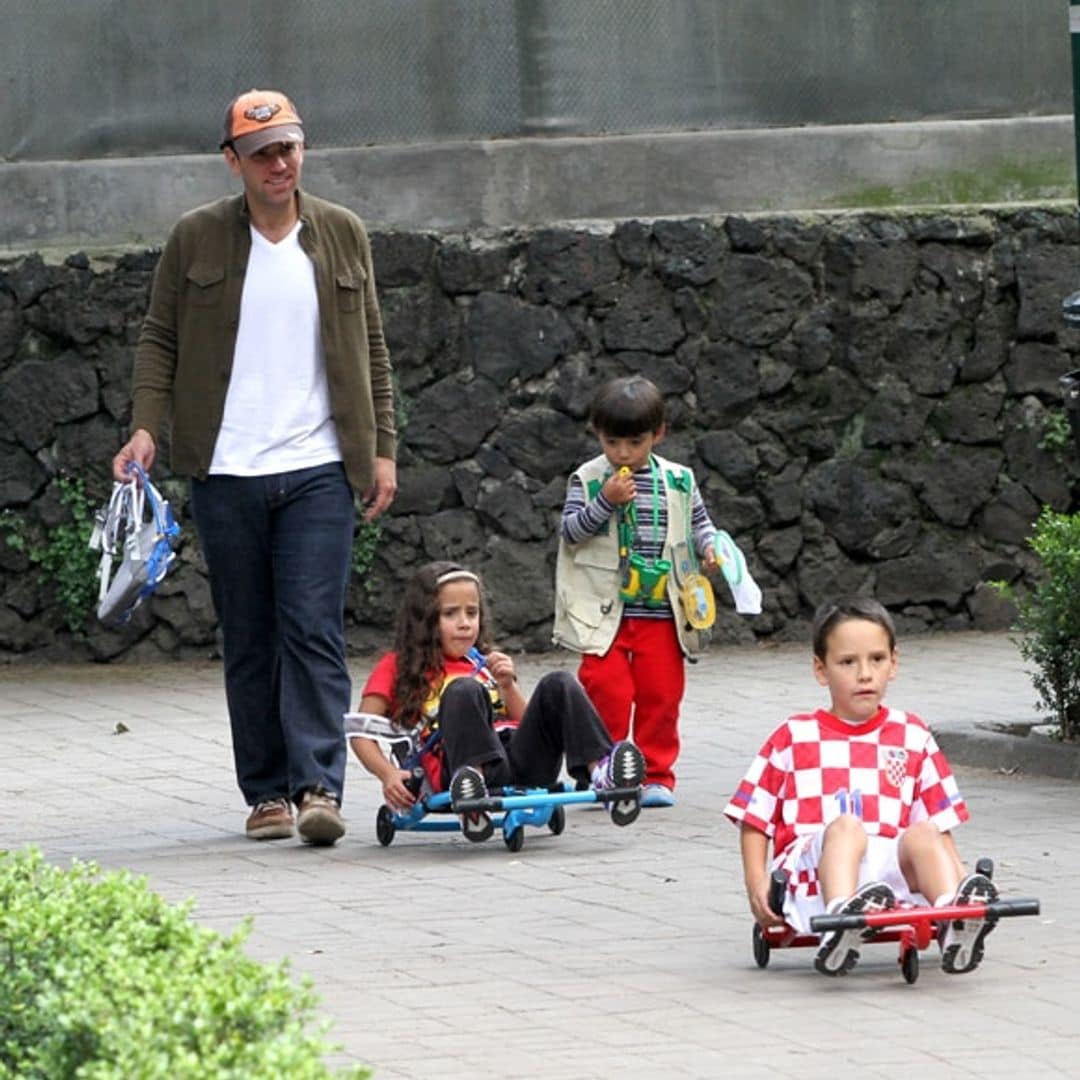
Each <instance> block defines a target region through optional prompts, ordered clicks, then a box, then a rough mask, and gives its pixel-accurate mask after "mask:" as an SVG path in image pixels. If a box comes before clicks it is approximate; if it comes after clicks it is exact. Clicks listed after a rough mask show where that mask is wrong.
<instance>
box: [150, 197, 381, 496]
mask: <svg viewBox="0 0 1080 1080" xmlns="http://www.w3.org/2000/svg"><path fill="white" fill-rule="evenodd" d="M298 198H299V208H300V218H301V220H302V221H303V223H304V227H303V228H302V229H301V230H300V237H299V239H300V245H301V247H302V248H303V249H304V251H306V252H307V254H308V255H309V256H310V258H311V261H312V263H313V264H314V266H315V287H316V291H317V295H318V299H319V326H320V329H321V333H322V346H323V353H324V355H325V358H326V380H327V384H328V387H329V392H330V408H331V411H332V412H333V415H334V423H335V426H336V427H337V436H338V444H339V445H340V447H341V454H342V458H343V459H344V463H345V470H346V472H347V473H348V476H349V481H350V483H351V484H352V487H353V490H354V491H355V492H357V493H361V492H364V491H366V490H367V489H369V488H370V487H371V485H372V482H373V471H374V459H375V458H376V457H386V458H391V459H392V458H394V456H395V452H396V441H397V436H396V432H395V428H394V392H393V384H392V380H391V371H390V355H389V353H388V351H387V348H386V342H385V340H384V339H383V330H382V317H381V315H380V313H379V304H378V299H377V298H376V295H375V273H374V270H373V269H372V264H371V248H370V245H369V243H368V238H367V233H366V232H365V231H364V226H363V224H362V222H361V221H360V219H359V218H358V217H357V216H356V215H355V214H353V213H352V212H351V211H349V210H346V209H345V208H344V207H341V206H337V205H335V204H334V203H330V202H326V201H325V200H324V199H317V198H315V197H314V196H312V195H306V194H300V195H299V196H298ZM250 251H251V231H250V220H249V218H248V213H247V203H246V201H245V199H244V196H243V195H234V196H230V197H228V198H225V199H220V200H218V201H217V202H213V203H209V204H208V205H206V206H201V207H198V208H197V209H195V210H192V211H191V212H190V213H187V214H185V215H184V216H183V217H182V218H181V219H180V220H179V222H177V224H176V226H175V227H174V228H173V231H172V233H171V234H170V236H169V239H168V240H167V241H166V243H165V248H164V250H163V251H162V254H161V260H160V261H159V263H158V266H157V270H156V271H155V273H154V282H153V288H152V290H151V293H150V307H149V310H148V312H147V315H146V319H145V321H144V323H143V328H142V333H141V334H140V336H139V342H138V345H137V347H136V350H135V368H134V374H133V376H132V419H131V428H132V431H136V430H138V429H139V428H144V429H145V430H146V431H148V432H149V433H150V434H151V435H152V436H153V438H154V441H155V442H158V441H159V439H160V433H161V429H162V427H163V425H164V423H165V421H166V419H167V417H169V415H170V413H171V420H172V423H171V444H172V467H173V469H174V471H176V472H178V473H181V474H183V475H188V476H197V477H199V478H200V479H202V478H205V477H206V475H207V472H208V470H209V468H210V461H211V459H212V458H213V454H214V443H215V442H216V441H217V436H218V431H219V430H220V428H221V419H222V415H223V413H224V411H225V393H226V390H227V389H228V386H229V378H230V375H231V373H232V362H233V352H234V350H235V347H236V333H237V329H238V328H239V325H240V295H241V292H242V291H243V287H244V273H245V271H246V269H247V262H248V256H249V254H250Z"/></svg>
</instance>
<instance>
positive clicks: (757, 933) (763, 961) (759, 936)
mask: <svg viewBox="0 0 1080 1080" xmlns="http://www.w3.org/2000/svg"><path fill="white" fill-rule="evenodd" d="M770 952H772V949H771V948H770V947H769V943H768V942H767V941H766V940H765V934H764V932H763V931H762V929H761V924H760V923H754V960H755V962H756V963H757V966H758V967H759V968H763V967H768V966H769V953H770Z"/></svg>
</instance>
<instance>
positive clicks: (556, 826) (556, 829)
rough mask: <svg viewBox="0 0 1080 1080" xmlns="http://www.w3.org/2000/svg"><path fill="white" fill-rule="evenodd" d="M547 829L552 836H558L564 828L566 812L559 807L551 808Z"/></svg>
mask: <svg viewBox="0 0 1080 1080" xmlns="http://www.w3.org/2000/svg"><path fill="white" fill-rule="evenodd" d="M548 828H549V829H550V830H551V835H552V836H558V835H559V834H560V833H561V832H562V831H563V829H565V828H566V811H565V810H564V809H563V808H562V807H561V806H555V807H553V808H552V810H551V819H550V820H549V821H548Z"/></svg>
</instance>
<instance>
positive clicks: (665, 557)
mask: <svg viewBox="0 0 1080 1080" xmlns="http://www.w3.org/2000/svg"><path fill="white" fill-rule="evenodd" d="M589 419H590V422H591V424H592V427H593V430H594V431H595V432H596V435H597V437H598V439H599V441H600V447H601V449H602V450H603V453H602V454H600V455H598V456H597V457H595V458H593V459H592V460H591V461H587V462H585V464H584V465H582V466H580V468H578V469H577V470H576V471H575V472H574V473H573V475H572V476H571V477H570V480H569V484H568V486H567V495H566V502H565V505H564V506H563V512H562V523H561V527H560V531H559V555H558V562H557V566H556V573H555V626H554V633H553V640H554V641H555V642H556V643H557V644H559V645H563V646H565V647H566V648H568V649H572V650H574V651H575V652H580V653H583V654H584V656H583V657H582V660H581V665H580V667H579V669H578V678H579V680H580V681H581V683H582V685H583V686H584V687H585V689H586V691H587V692H588V694H589V697H590V698H591V699H592V702H593V704H594V705H595V707H596V710H597V712H598V713H599V714H600V716H601V718H602V719H603V721H604V724H605V725H606V727H607V729H608V733H609V734H610V735H611V738H612V740H613V741H615V742H619V741H622V740H625V739H629V738H630V728H631V724H632V726H633V740H634V742H635V743H636V744H637V746H638V748H639V749H640V750H641V752H642V753H643V754H644V755H645V767H646V772H645V785H644V787H643V788H642V795H641V805H642V806H653V807H655V806H673V805H674V803H675V795H674V788H675V773H674V771H673V766H674V764H675V760H676V758H677V757H678V755H679V730H678V721H679V706H680V704H681V703H682V697H683V691H684V688H685V672H684V669H683V657H684V655H685V656H689V657H693V656H696V655H697V654H699V653H700V652H702V651H703V650H704V648H705V646H706V645H707V643H708V632H707V627H706V626H705V625H703V624H704V622H706V621H707V622H709V623H711V617H710V618H708V619H707V620H703V619H701V618H693V619H691V618H690V617H689V614H690V613H691V611H692V610H697V608H700V607H701V606H702V597H701V590H702V589H703V588H704V589H705V590H707V591H708V603H707V604H706V605H705V607H707V608H708V609H709V611H710V612H712V609H711V604H712V594H711V590H710V589H709V588H708V583H707V581H706V579H704V578H702V577H701V576H700V575H699V574H698V573H697V570H698V567H699V565H701V564H704V566H705V567H706V568H714V567H716V566H717V565H718V560H717V555H716V542H717V529H716V527H715V526H714V525H713V523H712V520H711V519H710V517H709V513H708V511H707V510H706V508H705V504H704V502H703V501H702V498H701V492H700V491H699V490H698V486H697V484H696V483H695V481H694V475H693V473H692V472H691V471H690V470H689V469H688V468H686V467H685V466H683V465H678V464H676V463H675V462H673V461H668V460H666V459H665V458H662V457H659V456H658V455H657V454H655V453H653V450H654V448H655V447H656V445H657V443H659V442H660V440H661V439H662V438H663V437H664V432H665V419H664V398H663V396H662V395H661V393H660V391H659V390H658V389H657V388H656V386H655V385H654V384H653V383H651V382H650V381H649V380H648V379H645V378H642V377H641V376H639V375H634V376H629V377H625V378H619V379H614V380H612V381H611V382H609V383H606V384H605V385H604V386H603V387H601V389H600V390H599V392H598V393H597V395H596V397H595V399H594V400H593V403H592V408H591V410H590V417H589ZM722 535H723V536H724V537H725V538H726V539H727V543H728V544H729V545H730V550H731V551H732V553H733V555H735V556H737V557H738V558H740V559H741V553H739V552H738V549H736V548H734V545H732V544H731V542H730V538H727V536H726V534H722ZM703 582H704V586H703V585H702V583H703ZM746 584H747V582H744V587H745V586H746ZM748 584H749V585H751V586H753V590H754V591H755V592H756V604H757V607H756V610H757V611H760V610H761V608H760V598H761V594H760V591H757V587H756V585H753V582H752V580H749V582H748ZM692 593H696V597H697V598H696V599H695V598H694V596H693V595H692ZM695 605H696V608H695ZM753 605H754V600H753V598H751V600H750V606H749V607H745V605H744V607H740V610H744V609H745V610H753V609H754V607H753ZM697 613H698V614H700V611H698V612H697ZM713 613H714V612H713Z"/></svg>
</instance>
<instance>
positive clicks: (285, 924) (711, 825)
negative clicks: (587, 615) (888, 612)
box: [0, 634, 1080, 1080]
mask: <svg viewBox="0 0 1080 1080" xmlns="http://www.w3.org/2000/svg"><path fill="white" fill-rule="evenodd" d="M370 664H371V661H370V660H358V661H356V662H354V663H353V665H352V667H353V674H354V678H355V680H356V682H357V683H359V682H360V680H361V679H362V678H363V677H364V676H365V675H366V673H367V671H368V669H369V668H370ZM556 667H561V668H570V669H572V668H573V658H572V657H570V656H568V655H567V654H550V655H545V656H534V657H522V658H520V660H519V671H520V673H521V676H522V681H523V683H524V684H525V685H526V686H531V685H533V684H534V683H535V680H536V679H537V678H538V677H539V676H540V675H541V674H542V673H543V672H544V671H546V670H551V669H553V668H556ZM822 695H823V691H822V690H821V688H820V687H818V686H817V684H816V683H814V682H813V680H812V678H811V676H810V664H809V657H808V651H807V650H806V649H805V648H803V647H800V646H794V645H792V646H786V645H785V646H780V647H773V648H740V649H726V648H720V649H715V650H714V651H712V652H711V653H710V654H709V655H708V656H707V657H706V658H705V659H704V660H703V661H702V662H700V663H699V664H697V665H694V666H693V667H691V668H689V670H688V689H687V696H686V702H685V707H684V711H683V720H682V737H683V750H682V757H681V760H680V763H679V766H678V773H679V780H680V782H679V788H678V805H677V806H676V807H674V808H673V809H665V810H647V811H644V812H643V813H642V815H641V818H640V819H639V820H638V822H636V823H635V824H634V825H632V826H630V827H628V828H625V829H617V828H615V827H614V826H613V825H612V824H611V823H610V821H609V820H608V819H607V816H606V814H605V813H604V812H603V811H602V810H600V809H597V808H593V807H570V808H568V812H567V827H566V831H565V832H564V833H563V834H562V835H561V836H558V837H556V836H551V835H549V834H548V833H547V831H546V830H543V831H541V830H529V831H528V832H527V835H526V841H525V846H524V849H523V850H522V851H521V852H520V853H517V854H512V853H510V852H509V851H507V850H506V848H505V847H504V845H503V844H502V843H501V842H500V841H499V840H498V834H497V835H496V838H495V839H493V840H492V841H489V842H488V843H486V844H483V845H473V844H469V843H467V842H466V841H464V840H463V839H462V838H460V837H459V836H457V835H456V834H455V835H451V834H435V835H430V834H429V835H424V834H419V833H399V834H398V836H397V838H396V839H395V840H394V842H393V844H392V845H391V846H389V847H387V848H383V847H380V846H379V844H378V843H377V842H376V839H375V835H374V818H375V813H376V810H377V807H378V803H379V798H378V787H377V785H376V784H375V782H374V780H373V779H372V778H370V777H369V776H368V775H367V774H366V773H364V772H363V770H362V769H361V768H360V767H359V765H357V764H355V763H353V764H352V765H350V768H349V777H348V789H347V791H346V797H345V807H344V808H345V813H346V816H347V818H348V820H349V832H348V834H347V836H346V837H345V838H344V840H343V841H342V842H341V843H339V844H338V845H337V846H336V847H334V848H332V849H311V848H307V847H305V846H303V845H301V844H299V843H293V842H290V841H284V842H276V843H261V844H256V843H252V842H250V841H248V840H246V839H245V838H244V836H243V835H242V828H243V821H244V816H245V808H244V807H243V805H242V803H241V800H240V797H239V794H238V792H237V790H236V787H235V782H234V779H233V772H232V762H231V752H230V746H229V737H228V731H227V724H226V713H225V704H224V695H223V692H222V688H221V671H220V667H219V666H217V665H216V664H213V663H206V664H182V665H169V666H155V667H141V666H108V667H92V666H83V667H48V668H43V667H30V666H12V667H8V668H6V669H3V670H0V790H3V792H4V793H5V796H6V797H5V799H4V801H3V803H2V809H0V848H13V847H19V846H22V845H26V844H33V845H37V846H38V847H40V848H41V850H42V851H43V852H44V853H45V855H46V857H47V858H48V859H49V860H51V861H53V862H56V863H58V864H64V863H66V862H67V861H68V860H70V859H71V858H80V859H87V860H93V861H95V862H97V863H98V864H99V865H100V866H102V867H104V868H109V869H113V868H124V869H128V870H131V871H133V872H135V873H138V874H145V875H146V876H147V877H148V879H149V881H150V884H151V885H152V886H153V888H154V889H156V890H157V891H158V892H159V893H161V894H162V895H163V896H165V897H166V898H167V899H169V900H171V901H179V900H182V899H185V898H188V897H191V898H194V900H195V902H196V907H195V916H196V918H198V919H199V921H200V922H202V923H203V924H205V925H208V926H212V927H214V928H216V929H219V930H221V931H231V930H233V929H235V928H236V926H237V924H238V923H239V922H240V920H241V919H242V918H243V917H245V916H251V917H252V919H253V926H254V928H253V932H252V934H251V937H250V939H249V942H248V951H249V952H250V953H251V954H252V955H254V956H256V957H257V958H259V959H261V960H266V961H276V960H279V959H280V958H283V957H286V958H288V959H289V961H290V963H291V964H292V966H293V969H294V970H295V971H296V972H297V973H303V974H306V975H309V976H310V977H311V978H312V979H313V980H314V983H315V986H316V989H317V991H318V992H319V994H320V995H321V998H322V1012H323V1013H324V1014H325V1015H327V1016H329V1017H330V1018H332V1019H333V1021H334V1029H333V1037H334V1038H335V1039H336V1040H337V1041H338V1042H339V1043H340V1044H341V1049H340V1051H339V1052H338V1053H336V1054H335V1055H334V1057H333V1058H332V1059H331V1060H332V1063H334V1064H340V1063H344V1062H346V1061H349V1062H354V1061H355V1062H364V1063H367V1064H369V1065H371V1066H373V1067H374V1069H375V1075H376V1077H377V1078H379V1080H413V1078H431V1080H458V1078H461V1080H465V1078H468V1080H474V1078H476V1077H480V1076H500V1077H514V1078H521V1080H531V1078H537V1080H539V1078H544V1080H555V1078H563V1077H565V1078H569V1077H582V1076H587V1077H602V1078H604V1077H620V1078H637V1077H641V1078H646V1077H654V1076H663V1077H671V1078H688V1077H698V1078H705V1077H716V1076H722V1075H727V1074H730V1073H734V1074H736V1075H738V1076H739V1077H740V1078H743V1080H745V1078H755V1077H763V1078H764V1077H769V1078H770V1080H771V1078H773V1077H776V1076H782V1075H795V1076H798V1077H799V1078H800V1080H817V1078H821V1080H825V1078H828V1080H833V1078H834V1077H836V1076H838V1075H852V1076H855V1075H857V1076H859V1077H860V1078H861V1080H867V1078H877V1077H882V1078H885V1077H888V1078H895V1077H897V1076H900V1075H907V1074H910V1075H913V1076H920V1077H923V1078H927V1077H930V1078H934V1077H948V1078H952V1077H968V1076H971V1077H979V1078H980V1080H990V1078H993V1077H1013V1076H1017V1075H1023V1076H1034V1077H1040V1078H1041V1077H1059V1076H1060V1077H1067V1076H1068V1077H1076V1076H1078V1075H1080V1063H1078V1058H1077V1051H1076V1045H1077V1044H1076V1032H1077V1020H1076V1015H1077V1014H1076V1010H1077V1004H1078V1002H1080V940H1076V941H1074V940H1073V939H1072V938H1071V937H1065V938H1063V937H1062V936H1061V935H1062V930H1063V928H1064V927H1068V926H1072V925H1078V924H1080V825H1078V815H1080V786H1078V784H1077V782H1076V781H1075V780H1062V779H1055V778H1053V777H1050V776H1045V775H1038V774H1034V773H1031V772H1029V771H1027V770H1026V769H1015V768H1012V767H1010V768H997V769H987V768H975V767H970V766H961V767H959V768H957V770H956V771H957V775H958V779H959V781H960V785H961V790H962V791H963V793H964V795H965V796H966V798H967V800H968V802H969V804H970V806H971V809H972V821H971V822H970V823H969V824H967V825H965V826H964V827H963V828H962V829H960V830H959V831H958V833H957V838H958V842H959V846H960V850H961V852H962V853H963V854H964V855H965V856H966V857H967V858H968V859H969V860H971V861H974V859H975V858H976V857H977V856H980V855H990V856H992V857H993V858H994V859H995V861H996V868H997V872H996V880H997V882H998V885H999V887H1000V888H1001V890H1002V893H1003V895H1006V896H1017V897H1019V896H1035V897H1038V898H1039V899H1040V900H1041V904H1042V912H1041V915H1040V916H1038V917H1027V918H1017V919H1010V920H1005V921H1002V922H1001V923H1000V924H999V926H998V927H997V929H996V930H995V932H994V933H993V935H991V936H990V937H989V938H988V940H987V957H986V960H985V961H984V963H983V965H982V966H981V967H980V968H979V969H978V970H977V971H976V972H974V973H972V974H970V975H968V976H966V977H953V976H946V975H944V974H942V973H941V971H940V970H939V968H938V967H937V963H936V957H935V956H934V955H933V954H932V953H931V952H930V951H927V952H924V953H923V954H922V973H921V976H920V978H919V980H918V982H916V983H915V984H914V985H908V984H907V983H905V982H904V981H903V979H902V978H901V976H900V973H899V970H898V968H897V965H896V947H895V945H892V944H878V945H869V946H867V948H866V949H865V950H864V952H863V960H862V963H861V964H860V966H859V967H858V968H857V970H856V971H855V972H853V973H852V974H851V975H850V976H848V977H846V978H843V979H835V980H831V979H825V978H822V977H821V976H820V975H817V974H816V973H815V972H814V971H813V968H812V966H811V952H810V950H808V949H798V950H796V949H792V950H787V951H781V950H777V951H774V953H773V956H772V961H771V963H770V965H769V967H768V968H767V969H766V970H759V969H758V968H757V967H756V966H755V964H754V961H753V958H752V954H751V947H750V940H751V921H750V917H749V914H748V910H747V907H746V902H745V899H744V896H743V890H742V884H741V871H740V867H739V858H738V849H737V834H736V830H735V829H734V828H733V827H732V826H730V825H729V824H727V823H726V822H725V821H724V820H723V819H722V818H721V816H720V811H721V809H722V807H723V805H724V803H725V801H726V799H727V797H728V796H729V794H730V793H731V791H732V790H733V788H734V786H735V784H736V783H737V781H738V779H739V777H740V776H741V775H742V772H743V770H744V769H745V767H746V765H747V764H748V762H749V760H750V758H751V756H752V755H753V753H754V751H755V750H756V749H757V747H758V746H759V745H760V743H761V742H762V741H763V739H764V737H765V735H766V734H767V732H768V730H769V729H770V728H771V727H772V725H774V724H775V723H776V722H777V721H778V720H779V719H780V718H781V717H782V716H783V715H786V714H787V713H790V712H793V711H795V710H796V709H800V708H807V707H815V706H817V705H819V704H823V703H824V699H823V697H822ZM890 700H891V701H892V702H893V703H895V704H896V705H898V706H900V707H903V708H907V709H909V710H911V711H914V712H917V713H919V714H920V715H922V716H923V717H924V718H925V719H926V720H927V721H928V722H930V723H931V725H932V726H934V727H939V726H940V728H941V730H942V731H946V730H948V731H950V732H952V733H953V734H954V735H956V736H958V737H960V736H962V735H963V733H964V732H965V731H971V730H973V727H974V724H975V723H976V722H977V721H988V720H989V721H999V722H1008V721H1014V720H1017V719H1031V718H1033V716H1034V713H1035V697H1034V692H1033V690H1032V688H1031V684H1030V679H1029V677H1028V675H1027V674H1026V673H1025V671H1024V668H1023V665H1022V663H1021V661H1020V659H1019V657H1018V655H1017V652H1016V648H1015V646H1014V645H1013V643H1012V642H1011V641H1010V640H1009V639H1008V637H1007V636H1006V635H1002V634H987V635H983V634H957V635H947V636H935V637H926V638H913V639H910V640H908V641H905V642H902V646H901V672H900V676H899V678H898V680H897V682H896V683H895V684H894V686H893V688H892V691H891V693H890ZM119 723H122V724H123V725H124V726H125V727H126V728H127V730H126V731H125V732H122V733H117V730H116V728H117V724H119ZM956 745H957V746H958V747H962V745H963V744H962V738H958V741H957V742H956Z"/></svg>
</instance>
